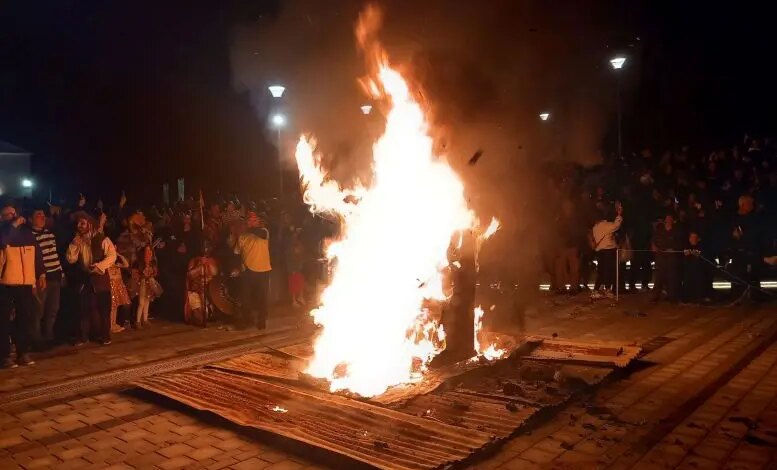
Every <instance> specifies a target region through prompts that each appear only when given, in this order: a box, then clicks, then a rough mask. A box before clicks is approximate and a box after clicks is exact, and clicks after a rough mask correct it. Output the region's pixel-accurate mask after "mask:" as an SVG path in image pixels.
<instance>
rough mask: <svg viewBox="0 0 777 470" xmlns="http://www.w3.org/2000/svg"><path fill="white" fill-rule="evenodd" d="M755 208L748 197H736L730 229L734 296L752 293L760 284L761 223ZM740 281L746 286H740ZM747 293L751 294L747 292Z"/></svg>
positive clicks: (751, 198) (752, 201) (753, 202)
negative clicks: (736, 201) (735, 210)
mask: <svg viewBox="0 0 777 470" xmlns="http://www.w3.org/2000/svg"><path fill="white" fill-rule="evenodd" d="M754 209H755V200H754V199H753V197H752V196H750V195H743V196H740V197H739V200H738V208H737V213H736V215H735V216H734V218H733V221H732V222H733V223H732V225H733V227H732V230H731V238H732V240H731V241H732V261H731V272H732V274H733V275H735V276H736V277H737V278H739V279H734V283H733V285H734V286H735V287H734V294H735V295H741V294H742V293H744V292H745V289H747V288H753V289H755V290H756V291H757V290H758V289H760V287H761V284H760V281H761V264H762V259H763V255H762V248H763V233H762V231H763V225H762V224H763V221H762V220H760V217H758V215H757V214H755V213H754V212H753V211H754ZM742 281H744V282H745V283H746V285H743V284H742ZM751 293H753V292H752V291H751Z"/></svg>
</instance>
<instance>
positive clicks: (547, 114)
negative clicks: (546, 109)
mask: <svg viewBox="0 0 777 470" xmlns="http://www.w3.org/2000/svg"><path fill="white" fill-rule="evenodd" d="M540 119H542V120H543V121H547V120H548V119H550V113H540Z"/></svg>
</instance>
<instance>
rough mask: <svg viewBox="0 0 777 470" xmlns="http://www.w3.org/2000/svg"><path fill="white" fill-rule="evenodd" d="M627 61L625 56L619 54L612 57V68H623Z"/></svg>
mask: <svg viewBox="0 0 777 470" xmlns="http://www.w3.org/2000/svg"><path fill="white" fill-rule="evenodd" d="M625 63H626V58H625V57H620V56H618V57H614V58H612V59H610V65H612V68H614V69H615V70H620V69H622V68H623V65H624V64H625Z"/></svg>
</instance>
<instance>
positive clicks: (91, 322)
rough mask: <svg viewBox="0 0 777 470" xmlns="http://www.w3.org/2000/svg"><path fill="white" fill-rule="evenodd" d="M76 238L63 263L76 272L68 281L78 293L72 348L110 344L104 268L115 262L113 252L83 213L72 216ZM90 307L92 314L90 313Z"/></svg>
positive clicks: (108, 289) (108, 286)
mask: <svg viewBox="0 0 777 470" xmlns="http://www.w3.org/2000/svg"><path fill="white" fill-rule="evenodd" d="M75 219H76V235H75V237H74V238H73V241H72V242H70V246H69V247H68V249H67V261H68V263H70V264H75V265H77V266H78V268H79V269H77V270H76V273H77V275H76V276H74V279H72V281H73V282H74V284H75V288H76V290H77V292H78V293H79V304H80V306H79V315H80V321H79V331H78V337H77V339H76V344H83V343H85V342H87V341H89V339H90V338H89V336H90V332H91V331H92V330H95V331H97V336H96V337H95V338H94V339H95V341H97V342H100V343H102V344H110V343H111V280H110V276H109V274H108V268H110V267H111V266H113V265H114V263H115V262H116V248H115V247H114V246H113V243H112V242H111V240H110V239H109V238H108V237H106V236H105V235H104V234H102V233H100V232H99V231H97V222H96V221H95V220H94V219H93V218H92V217H91V216H90V215H89V214H87V213H86V212H83V211H80V212H78V213H76V214H75ZM93 307H94V310H93Z"/></svg>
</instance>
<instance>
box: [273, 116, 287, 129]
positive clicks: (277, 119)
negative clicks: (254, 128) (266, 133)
mask: <svg viewBox="0 0 777 470" xmlns="http://www.w3.org/2000/svg"><path fill="white" fill-rule="evenodd" d="M271 119H272V125H273V127H275V128H276V129H278V132H280V130H281V128H282V127H283V126H285V125H286V116H284V115H283V114H280V113H276V114H273V115H272V118H271Z"/></svg>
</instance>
